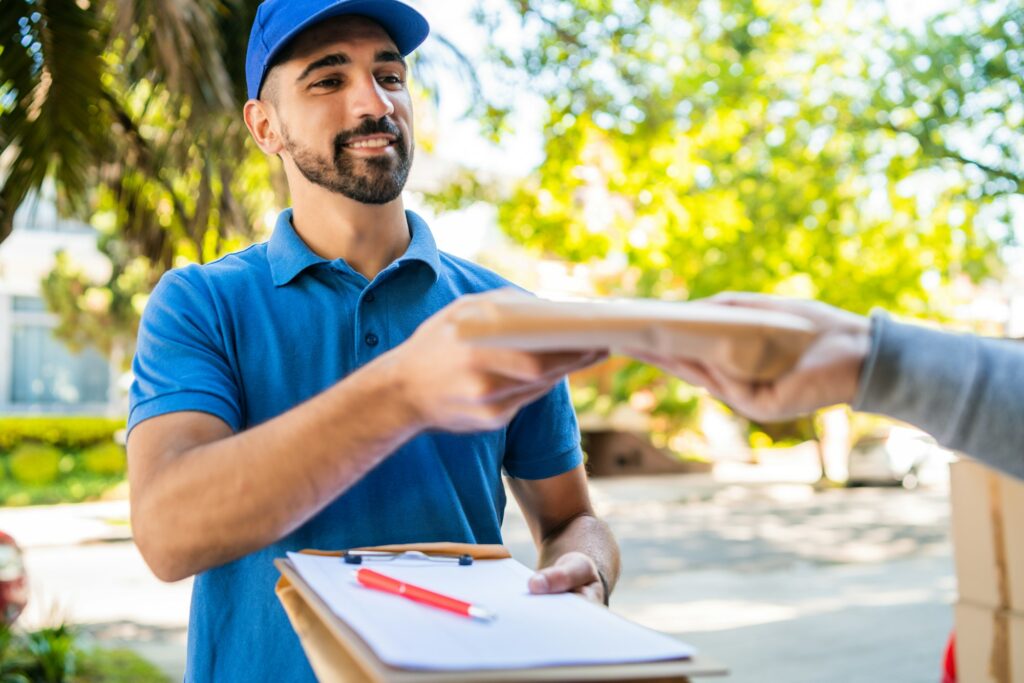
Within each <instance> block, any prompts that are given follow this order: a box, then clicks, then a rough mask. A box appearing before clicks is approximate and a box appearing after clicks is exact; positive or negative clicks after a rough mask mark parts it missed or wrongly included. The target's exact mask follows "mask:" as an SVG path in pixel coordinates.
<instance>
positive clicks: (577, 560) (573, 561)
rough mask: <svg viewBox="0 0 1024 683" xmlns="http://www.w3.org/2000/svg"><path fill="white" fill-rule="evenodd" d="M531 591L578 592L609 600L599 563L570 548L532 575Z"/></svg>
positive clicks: (602, 600) (597, 600) (595, 598)
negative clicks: (599, 571) (598, 568)
mask: <svg viewBox="0 0 1024 683" xmlns="http://www.w3.org/2000/svg"><path fill="white" fill-rule="evenodd" d="M528 585H529V588H530V592H531V593H579V594H580V595H582V596H583V597H585V598H587V599H588V600H591V601H593V602H596V603H597V604H599V605H604V604H607V603H608V596H607V595H605V588H604V583H603V582H602V581H601V575H600V574H599V573H598V571H597V563H595V562H594V560H593V559H591V558H590V557H589V556H587V555H584V554H583V553H581V552H577V551H572V552H568V553H566V554H564V555H562V556H561V557H559V558H558V559H557V560H555V563H554V564H552V565H551V566H549V567H545V568H544V569H541V570H538V571H537V573H536V574H534V575H533V576H531V577H530V581H529V584H528Z"/></svg>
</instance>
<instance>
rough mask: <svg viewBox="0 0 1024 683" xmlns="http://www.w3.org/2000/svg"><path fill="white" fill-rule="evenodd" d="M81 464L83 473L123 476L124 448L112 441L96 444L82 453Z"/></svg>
mask: <svg viewBox="0 0 1024 683" xmlns="http://www.w3.org/2000/svg"><path fill="white" fill-rule="evenodd" d="M81 462H82V467H83V468H85V471H86V472H91V473H92V474H109V475H116V474H124V471H125V453H124V448H122V447H121V446H119V445H118V444H116V443H114V442H113V441H108V442H106V443H101V444H96V445H95V446H90V447H89V448H87V449H85V450H84V451H82V455H81Z"/></svg>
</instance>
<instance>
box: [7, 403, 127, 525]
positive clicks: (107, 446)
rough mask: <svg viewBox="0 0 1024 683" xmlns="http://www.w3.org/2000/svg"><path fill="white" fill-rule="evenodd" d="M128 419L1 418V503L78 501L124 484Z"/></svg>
mask: <svg viewBox="0 0 1024 683" xmlns="http://www.w3.org/2000/svg"><path fill="white" fill-rule="evenodd" d="M124 426H125V422H124V420H123V419H110V418H103V417H5V418H0V472H5V471H6V472H10V474H11V476H10V477H0V505H44V504H51V503H75V502H80V501H83V500H91V499H95V498H98V497H100V496H101V495H103V494H104V493H106V492H107V491H109V490H110V489H111V488H113V487H116V486H118V485H120V484H121V483H122V482H123V481H124V474H125V455H124V449H123V448H122V447H121V446H120V445H118V444H117V443H115V442H114V435H115V433H116V432H118V431H119V430H121V429H124Z"/></svg>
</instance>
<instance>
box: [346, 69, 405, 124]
mask: <svg viewBox="0 0 1024 683" xmlns="http://www.w3.org/2000/svg"><path fill="white" fill-rule="evenodd" d="M354 95H355V101H354V107H355V111H354V112H353V113H354V114H355V115H356V116H358V117H359V118H363V117H371V118H374V119H379V118H381V117H384V116H390V115H391V114H393V113H394V112H395V105H394V104H392V102H391V98H390V97H389V96H388V91H387V90H385V89H384V87H383V86H381V84H380V83H378V82H377V79H376V78H375V77H373V76H370V77H368V78H365V79H362V80H361V81H360V83H359V84H358V86H357V87H356V92H355V93H354Z"/></svg>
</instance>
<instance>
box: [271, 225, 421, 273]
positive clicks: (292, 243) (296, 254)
mask: <svg viewBox="0 0 1024 683" xmlns="http://www.w3.org/2000/svg"><path fill="white" fill-rule="evenodd" d="M405 217H406V220H407V221H408V222H409V232H410V233H411V239H410V240H409V247H408V248H407V249H406V250H405V253H404V254H403V255H402V256H401V257H399V258H398V260H397V261H395V264H394V265H396V266H401V265H402V264H404V263H409V262H413V261H419V262H421V263H425V264H426V265H427V266H428V267H429V268H430V269H431V271H432V272H433V274H434V280H435V281H437V278H438V276H439V275H440V273H441V257H440V256H439V255H438V252H437V243H436V242H434V236H433V235H432V234H431V233H430V228H429V227H428V226H427V223H426V221H424V220H423V219H422V218H420V217H419V216H418V215H416V214H415V213H413V212H412V211H406V212H405ZM267 261H268V262H269V264H270V274H271V277H272V278H273V281H274V286H276V287H281V286H283V285H286V284H288V283H289V282H291V281H292V280H294V279H295V278H296V277H297V276H298V275H299V273H301V272H302V271H304V270H305V269H306V268H309V267H310V266H312V265H316V264H317V263H328V262H329V259H325V258H323V257H322V256H319V255H317V254H316V253H315V252H314V251H313V250H312V249H310V248H309V247H308V246H306V243H305V242H303V241H302V238H301V237H299V234H298V233H297V232H295V228H294V226H292V210H291V209H285V210H284V211H282V212H281V213H280V214H279V215H278V217H277V224H276V225H275V226H274V233H273V234H272V235H271V236H270V241H269V242H268V244H267Z"/></svg>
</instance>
